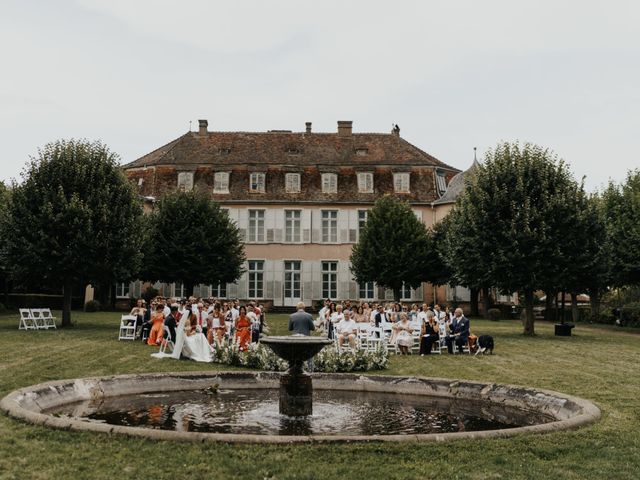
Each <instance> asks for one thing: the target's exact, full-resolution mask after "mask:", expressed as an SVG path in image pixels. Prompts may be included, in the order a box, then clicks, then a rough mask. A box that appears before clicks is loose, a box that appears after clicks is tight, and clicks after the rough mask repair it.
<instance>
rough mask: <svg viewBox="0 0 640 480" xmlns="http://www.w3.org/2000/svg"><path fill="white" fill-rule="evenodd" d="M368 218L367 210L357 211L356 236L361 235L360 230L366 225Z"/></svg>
mask: <svg viewBox="0 0 640 480" xmlns="http://www.w3.org/2000/svg"><path fill="white" fill-rule="evenodd" d="M368 216H369V211H368V210H358V235H360V234H361V233H362V229H363V228H364V226H365V224H366V223H367V217H368Z"/></svg>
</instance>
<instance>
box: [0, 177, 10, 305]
mask: <svg viewBox="0 0 640 480" xmlns="http://www.w3.org/2000/svg"><path fill="white" fill-rule="evenodd" d="M10 199H11V190H10V189H9V188H7V186H6V185H5V184H4V182H0V219H2V218H7V214H8V209H9V201H10ZM8 235H11V230H10V225H9V224H8V222H0V284H1V285H2V291H3V292H4V303H5V305H6V303H7V300H8V282H9V279H8V272H7V241H6V240H7V236H8Z"/></svg>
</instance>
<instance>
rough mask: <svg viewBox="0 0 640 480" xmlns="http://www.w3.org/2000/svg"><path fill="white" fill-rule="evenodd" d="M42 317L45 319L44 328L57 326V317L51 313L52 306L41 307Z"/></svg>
mask: <svg viewBox="0 0 640 480" xmlns="http://www.w3.org/2000/svg"><path fill="white" fill-rule="evenodd" d="M40 318H41V319H42V321H43V325H42V328H45V329H49V328H57V327H56V317H54V316H53V315H52V314H51V309H50V308H41V309H40Z"/></svg>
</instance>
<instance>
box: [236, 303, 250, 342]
mask: <svg viewBox="0 0 640 480" xmlns="http://www.w3.org/2000/svg"><path fill="white" fill-rule="evenodd" d="M250 341H251V320H249V318H247V309H246V307H245V306H244V305H243V306H242V307H240V315H239V316H238V318H237V319H236V342H238V343H239V344H240V350H246V349H247V348H248V346H249V342H250Z"/></svg>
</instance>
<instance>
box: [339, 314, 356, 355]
mask: <svg viewBox="0 0 640 480" xmlns="http://www.w3.org/2000/svg"><path fill="white" fill-rule="evenodd" d="M336 331H337V332H338V346H340V347H341V346H342V344H343V343H344V341H345V340H348V341H349V346H350V347H351V348H354V349H355V348H356V335H357V333H358V325H357V324H356V322H354V321H353V319H352V318H351V312H350V311H349V310H345V312H344V313H343V314H342V320H340V321H339V322H338V323H337V324H336Z"/></svg>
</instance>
